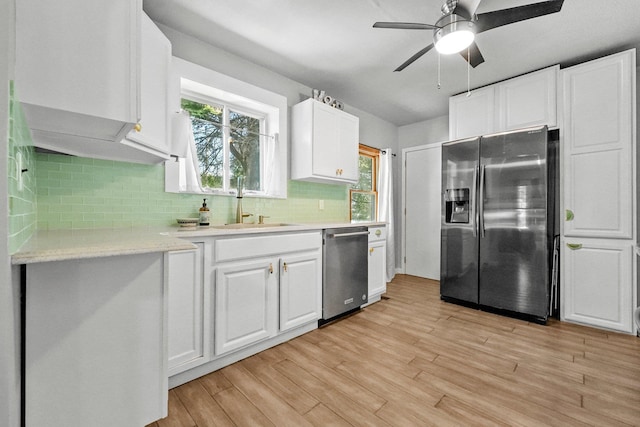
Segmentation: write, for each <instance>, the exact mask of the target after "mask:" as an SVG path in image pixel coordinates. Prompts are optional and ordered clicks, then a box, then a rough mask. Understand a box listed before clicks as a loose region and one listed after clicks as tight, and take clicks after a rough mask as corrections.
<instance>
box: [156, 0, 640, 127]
mask: <svg viewBox="0 0 640 427" xmlns="http://www.w3.org/2000/svg"><path fill="white" fill-rule="evenodd" d="M461 2H464V3H466V4H474V5H475V4H477V3H478V2H479V0H461ZM535 2H536V1H535V0H529V1H524V0H511V1H508V0H482V2H481V3H480V5H479V6H478V10H477V12H478V13H480V12H485V11H490V10H497V9H504V8H507V7H513V6H519V5H522V4H529V3H535ZM442 3H444V0H315V1H312V0H227V1H224V0H197V1H196V0H144V9H145V11H146V12H147V13H148V14H149V15H150V16H151V18H152V19H153V20H155V21H156V22H159V23H161V24H164V25H166V26H168V27H171V28H173V29H175V30H178V31H180V32H182V33H185V34H189V35H191V36H194V37H197V38H198V39H201V40H203V41H206V42H208V43H210V44H212V45H215V46H217V47H219V48H221V49H224V50H226V51H228V52H231V53H233V54H235V55H237V56H239V57H242V58H244V59H247V60H249V61H251V62H253V63H255V64H259V65H261V66H263V67H266V68H268V69H271V70H273V71H275V72H277V73H278V74H281V75H284V76H286V77H289V78H291V79H293V80H295V81H297V82H300V83H303V84H305V85H307V86H309V87H312V88H318V89H323V90H325V91H326V92H327V93H328V94H330V95H332V96H334V97H337V98H339V99H340V100H342V101H343V102H344V103H346V104H349V105H351V106H353V107H356V108H358V109H361V110H364V111H367V112H369V113H372V114H374V115H376V116H378V117H381V118H383V119H386V120H388V121H390V122H392V123H395V124H396V125H399V126H401V125H406V124H410V123H416V122H420V121H423V120H427V119H430V118H434V117H437V116H441V115H444V114H447V111H448V97H449V96H450V95H453V94H457V93H460V92H463V91H465V90H466V89H467V66H466V62H465V61H464V59H462V58H461V57H460V56H459V55H452V56H441V57H440V62H441V86H442V87H441V89H438V88H437V76H438V55H437V54H436V52H435V50H432V51H430V52H428V53H427V54H426V55H424V56H423V57H422V58H420V59H418V60H417V61H416V62H415V63H413V64H412V65H410V66H409V67H408V68H406V69H405V70H404V71H402V72H393V70H394V69H395V68H396V67H398V66H399V65H400V64H402V63H403V62H404V61H405V60H407V59H408V58H409V57H410V56H412V55H413V54H414V53H416V52H417V51H418V50H420V49H422V48H423V47H425V46H426V45H428V44H430V43H431V37H432V33H431V31H416V30H413V31H412V30H390V29H374V28H372V25H373V23H374V22H376V21H404V22H423V23H430V24H433V23H435V22H436V20H437V19H438V18H439V17H440V6H441V5H442ZM476 42H477V44H478V46H479V47H480V50H481V51H482V54H483V56H484V58H485V62H484V63H483V64H481V65H479V66H478V67H477V68H475V69H473V68H472V69H471V70H470V74H469V78H470V84H471V87H472V88H473V87H479V86H484V85H486V84H489V83H493V82H496V81H500V80H504V79H506V78H509V77H513V76H516V75H520V74H523V73H526V72H529V71H533V70H537V69H540V68H544V67H547V66H549V65H553V64H558V63H559V64H561V65H571V64H575V63H578V62H582V61H585V60H589V59H592V58H596V57H599V56H603V55H606V54H609V53H613V52H616V51H619V50H623V49H626V48H630V47H636V48H639V49H640V0H606V1H605V0H565V2H564V6H563V8H562V11H561V12H560V13H557V14H553V15H548V16H544V17H540V18H535V19H532V20H528V21H523V22H519V23H515V24H512V25H508V26H505V27H501V28H496V29H493V30H490V31H487V32H484V33H482V34H479V35H478V36H477V38H476Z"/></svg>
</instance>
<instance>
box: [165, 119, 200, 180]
mask: <svg viewBox="0 0 640 427" xmlns="http://www.w3.org/2000/svg"><path fill="white" fill-rule="evenodd" d="M172 136H173V139H172V142H173V151H174V153H175V154H176V155H177V156H178V157H179V158H178V159H177V162H178V163H179V172H178V173H179V180H178V182H179V184H178V186H179V191H185V192H190V193H202V192H203V191H204V190H203V188H202V181H201V179H200V165H199V163H198V152H197V149H196V140H195V138H194V137H193V128H192V127H191V117H190V115H189V113H188V112H186V111H184V110H181V111H180V113H178V114H176V115H175V116H174V118H173V131H172Z"/></svg>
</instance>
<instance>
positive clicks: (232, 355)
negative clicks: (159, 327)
mask: <svg viewBox="0 0 640 427" xmlns="http://www.w3.org/2000/svg"><path fill="white" fill-rule="evenodd" d="M199 239H200V240H199V241H194V240H192V242H193V243H194V244H195V245H196V246H197V249H195V250H193V251H180V252H172V253H170V254H169V256H168V263H167V277H168V282H169V283H168V287H169V328H168V329H169V375H170V376H171V377H172V378H171V379H170V380H169V382H170V384H173V386H175V385H179V384H182V383H184V382H186V381H190V380H191V379H194V378H197V377H199V376H202V375H205V374H206V373H208V372H212V371H214V370H216V369H219V368H221V367H223V366H226V365H228V364H230V363H233V362H235V361H237V360H240V359H242V358H244V357H247V356H249V355H251V354H254V353H256V352H258V351H261V350H264V349H265V348H268V347H271V346H274V345H276V344H279V343H280V342H283V341H286V340H287V339H290V338H292V337H294V336H297V335H300V334H302V333H305V332H308V331H310V330H312V329H315V328H317V320H318V319H319V318H320V317H321V315H322V234H321V232H320V231H319V230H318V231H313V232H297V233H280V234H277V233H273V234H259V235H255V234H254V235H251V234H243V235H234V236H225V237H206V238H199Z"/></svg>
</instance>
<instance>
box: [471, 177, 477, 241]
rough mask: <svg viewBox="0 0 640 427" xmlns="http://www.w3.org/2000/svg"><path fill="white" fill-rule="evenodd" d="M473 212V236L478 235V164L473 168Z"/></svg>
mask: <svg viewBox="0 0 640 427" xmlns="http://www.w3.org/2000/svg"><path fill="white" fill-rule="evenodd" d="M472 185H473V204H472V205H471V206H472V207H473V212H471V215H472V216H473V223H472V225H471V227H472V231H473V237H478V216H477V214H478V212H477V211H478V166H476V167H475V168H473V184H472Z"/></svg>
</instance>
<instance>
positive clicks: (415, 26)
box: [373, 22, 440, 30]
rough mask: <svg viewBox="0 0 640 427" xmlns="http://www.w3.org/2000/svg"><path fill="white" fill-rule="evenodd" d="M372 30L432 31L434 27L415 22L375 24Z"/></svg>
mask: <svg viewBox="0 0 640 427" xmlns="http://www.w3.org/2000/svg"><path fill="white" fill-rule="evenodd" d="M373 28H392V29H397V30H433V29H435V28H440V27H436V26H435V25H430V24H420V23H417V22H376V23H375V24H373Z"/></svg>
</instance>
